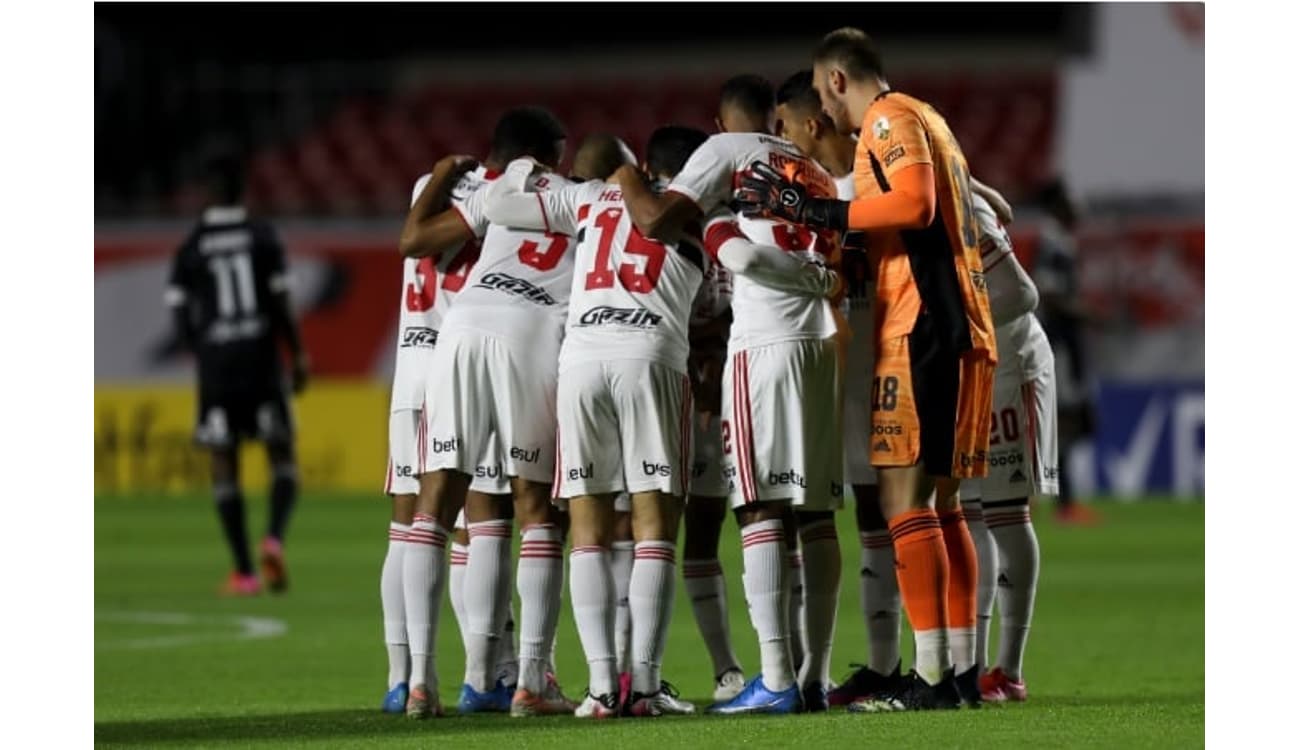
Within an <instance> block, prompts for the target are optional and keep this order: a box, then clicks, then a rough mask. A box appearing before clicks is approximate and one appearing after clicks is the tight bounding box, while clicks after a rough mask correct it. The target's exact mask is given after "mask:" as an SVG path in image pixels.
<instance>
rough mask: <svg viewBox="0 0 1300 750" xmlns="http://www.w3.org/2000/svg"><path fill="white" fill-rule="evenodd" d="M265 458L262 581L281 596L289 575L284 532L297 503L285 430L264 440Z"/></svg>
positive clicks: (295, 475)
mask: <svg viewBox="0 0 1300 750" xmlns="http://www.w3.org/2000/svg"><path fill="white" fill-rule="evenodd" d="M266 458H267V460H268V462H269V463H270V464H271V517H270V520H269V522H268V523H267V529H266V536H265V537H264V538H263V539H262V552H261V560H260V564H261V569H262V581H263V582H264V583H265V584H266V587H267V589H269V590H270V591H272V592H274V593H282V592H284V591H285V590H286V589H288V587H289V573H288V570H287V569H286V568H285V564H284V533H285V531H286V530H287V529H288V526H289V516H290V515H291V514H292V513H293V507H294V505H295V504H296V503H297V500H298V464H297V461H296V460H295V457H294V451H293V443H292V442H291V441H290V440H289V438H288V437H287V430H285V431H284V435H281V436H277V437H276V439H273V440H268V441H267V443H266Z"/></svg>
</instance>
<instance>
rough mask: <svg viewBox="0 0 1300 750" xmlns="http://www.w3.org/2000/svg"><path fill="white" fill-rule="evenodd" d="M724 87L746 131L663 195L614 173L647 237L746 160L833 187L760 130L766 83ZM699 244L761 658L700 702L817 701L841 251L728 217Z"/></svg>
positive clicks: (832, 541)
mask: <svg viewBox="0 0 1300 750" xmlns="http://www.w3.org/2000/svg"><path fill="white" fill-rule="evenodd" d="M723 93H724V96H723V110H724V112H725V111H726V110H727V109H728V108H731V109H734V110H738V114H740V115H743V117H739V118H737V119H741V120H743V121H744V124H743V126H742V128H743V130H745V131H748V132H730V133H722V134H719V135H715V136H713V137H711V138H710V139H709V140H708V141H706V142H705V143H704V145H702V146H701V147H700V148H699V149H697V150H696V152H695V153H694V154H693V155H692V156H691V159H690V160H689V161H688V162H687V164H686V166H685V167H683V169H682V171H681V173H680V174H678V176H677V177H676V178H675V179H674V180H673V182H672V184H671V185H670V186H669V187H668V190H667V191H666V192H665V193H664V194H663V195H662V196H657V195H656V194H655V193H653V192H652V191H651V190H650V189H649V187H648V186H647V185H645V183H644V182H643V181H642V179H641V178H640V176H639V175H637V174H635V173H632V172H629V171H628V170H627V169H626V168H624V169H621V170H619V172H618V173H617V176H618V177H619V182H620V184H622V186H623V193H624V201H625V203H626V204H627V206H628V209H629V212H630V213H631V215H632V218H633V220H634V221H635V223H636V226H637V227H638V228H639V229H640V230H641V231H642V232H643V233H644V234H646V235H647V236H650V237H653V238H656V239H665V240H671V239H675V238H676V237H677V236H678V235H679V233H680V232H681V230H682V228H683V227H684V226H685V225H686V224H687V223H688V222H690V221H693V220H697V219H699V218H700V217H701V216H704V215H706V214H708V213H710V212H712V211H713V210H714V209H716V208H717V207H719V206H722V205H724V204H726V203H727V202H729V201H730V199H731V195H732V187H733V184H734V181H735V180H736V178H737V177H738V176H739V175H741V174H743V173H744V172H745V171H746V170H748V169H749V165H750V164H752V163H753V162H756V161H757V162H761V163H764V164H767V165H770V166H772V167H773V168H776V169H778V170H782V171H784V172H786V173H787V174H789V175H790V176H791V177H792V178H793V179H797V180H800V181H801V182H803V183H804V184H806V185H807V186H808V188H807V189H808V190H810V191H812V192H816V193H818V194H819V195H825V196H832V195H835V185H834V182H833V181H832V179H831V177H830V175H829V174H827V173H826V171H825V170H824V169H822V167H820V166H819V165H817V164H816V163H815V162H813V161H812V160H811V159H809V158H808V157H806V156H804V155H803V154H802V153H800V152H799V149H798V147H796V146H795V145H794V144H793V143H790V142H789V141H786V140H784V139H782V138H776V137H774V136H771V135H767V134H765V133H763V132H759V131H761V130H762V129H763V128H764V127H770V125H771V122H772V120H773V119H774V108H775V102H774V100H773V92H772V88H771V84H769V83H767V82H766V81H764V80H763V79H761V78H757V77H754V76H743V77H739V78H736V79H732V81H729V82H728V84H727V86H725V87H724V92H723ZM742 128H737V130H742ZM742 230H743V234H742V233H741V231H742ZM705 241H706V245H707V246H708V247H709V248H710V252H713V251H715V250H716V255H717V258H718V260H719V261H720V262H721V263H723V265H725V266H727V268H728V269H729V270H731V271H733V272H734V273H735V275H736V278H735V289H734V294H733V297H732V310H733V313H734V322H733V323H732V327H731V335H730V342H729V344H728V362H727V365H726V371H725V373H724V376H723V383H724V387H723V404H722V410H723V443H724V445H723V449H724V452H725V455H726V459H725V460H726V464H727V472H728V474H729V479H730V480H731V484H732V491H731V501H732V506H733V508H734V509H735V511H736V515H737V520H738V521H739V523H740V526H741V539H742V545H743V548H744V559H745V575H744V585H745V593H746V597H747V599H748V601H749V610H750V616H751V619H752V621H753V623H754V627H755V630H756V631H757V632H758V637H759V646H760V654H761V657H762V672H761V673H760V675H758V677H756V678H755V679H753V680H751V681H750V683H749V684H748V685H747V686H746V688H745V689H744V690H743V691H742V692H741V693H740V694H739V695H738V696H736V698H734V699H732V700H731V701H727V702H725V703H721V704H717V705H715V706H713V707H712V708H711V709H710V710H711V711H714V712H718V713H790V712H796V711H800V710H802V709H803V708H804V706H805V703H808V704H811V706H812V707H813V708H814V709H816V708H824V707H825V700H826V699H825V690H826V684H827V682H829V677H828V673H827V670H828V667H829V665H828V663H827V661H828V656H829V651H830V636H831V634H832V633H833V629H834V617H835V603H836V598H837V596H838V588H839V573H840V556H839V545H838V541H837V539H836V537H835V527H834V517H833V512H834V511H835V510H837V509H838V508H839V507H840V506H841V504H842V502H843V494H844V476H843V455H842V453H841V445H840V444H841V435H840V378H839V364H838V356H837V351H836V343H835V337H836V335H837V334H838V333H839V332H840V328H841V327H840V325H839V323H838V321H837V317H836V314H835V310H834V308H833V306H832V304H831V302H830V299H829V298H830V297H831V296H832V295H834V294H835V293H836V292H837V291H838V286H839V283H840V282H839V277H838V276H837V275H836V274H835V272H834V271H832V270H830V269H829V268H827V267H826V265H825V264H827V263H833V262H834V261H835V260H836V259H837V258H836V256H837V255H838V248H839V238H838V237H835V236H832V235H829V234H826V233H821V234H818V233H813V232H809V231H806V230H803V229H801V228H798V227H795V226H792V225H790V224H786V223H781V222H775V221H771V220H767V219H758V220H750V219H742V220H740V226H739V228H738V227H737V224H736V222H734V221H720V222H719V221H714V222H711V224H710V226H709V227H708V229H707V231H706V238H705ZM791 507H793V508H794V509H795V510H797V511H798V512H799V514H800V520H799V526H800V527H801V529H800V536H801V540H802V542H803V563H804V566H805V569H806V570H807V580H808V581H809V582H815V583H816V589H809V590H808V591H806V592H805V610H806V621H807V630H808V636H807V641H808V643H809V652H808V653H807V654H806V655H805V656H804V659H803V663H802V665H801V667H800V669H799V673H798V674H796V672H795V666H794V663H793V660H792V658H791V653H790V645H791V644H790V640H791V639H790V626H789V617H788V610H789V600H790V596H791V589H792V587H793V583H794V578H795V576H794V575H793V574H792V571H791V569H790V566H789V563H788V560H787V553H786V549H787V530H786V527H787V521H790V520H792V515H793V514H792V513H791V512H790V511H791ZM801 688H802V691H801ZM805 695H806V696H808V697H809V698H811V700H808V701H805Z"/></svg>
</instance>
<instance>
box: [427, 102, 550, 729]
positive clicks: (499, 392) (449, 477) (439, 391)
mask: <svg viewBox="0 0 1300 750" xmlns="http://www.w3.org/2000/svg"><path fill="white" fill-rule="evenodd" d="M563 145H564V130H563V127H562V126H561V125H560V124H559V123H558V122H557V121H556V120H555V118H554V117H553V116H552V115H551V114H550V113H548V112H546V111H544V110H540V109H536V108H520V109H515V110H511V111H509V112H507V113H506V114H505V115H503V116H502V118H501V120H500V121H499V122H498V123H497V127H496V129H495V131H494V133H493V138H492V152H491V154H490V155H489V158H488V163H489V164H490V165H493V166H497V165H504V164H505V163H507V162H508V160H509V158H511V157H517V156H521V155H525V154H532V155H534V156H536V157H537V158H539V160H545V161H549V162H555V161H558V160H559V158H560V155H561V154H562V152H563ZM502 157H505V158H502ZM496 174H497V172H495V171H491V172H488V171H485V172H484V174H483V177H484V178H485V179H488V180H490V179H492V178H493V177H495V176H496ZM554 180H555V181H562V178H560V177H558V176H556V177H554ZM481 196H482V191H476V192H475V193H473V194H471V195H470V196H469V197H468V199H467V200H466V201H465V202H464V203H462V204H454V205H453V206H452V208H451V209H450V210H449V211H445V212H442V213H439V214H437V215H435V216H430V217H427V218H426V219H425V220H423V221H419V222H414V223H412V222H408V224H407V227H406V228H405V229H404V230H403V247H404V252H407V253H408V254H418V253H419V248H420V247H421V246H422V245H425V244H428V243H431V242H435V241H439V240H445V241H448V242H458V243H463V242H468V241H470V240H478V241H479V242H480V245H481V251H480V255H479V260H478V262H477V263H476V264H475V266H474V268H473V270H472V271H471V272H470V274H469V276H468V277H467V278H466V279H465V283H464V285H463V286H462V287H461V290H460V296H459V298H458V300H457V304H456V305H455V306H453V307H452V308H451V310H449V311H448V313H447V315H446V316H445V318H444V319H443V327H442V330H441V331H440V335H439V339H440V340H439V345H438V346H437V347H436V348H435V349H434V354H433V359H432V362H431V363H430V366H429V371H428V374H427V378H426V389H425V393H426V396H425V398H426V401H425V405H426V409H425V414H424V419H425V428H424V433H423V434H424V439H423V445H422V446H420V448H422V455H423V462H424V463H423V465H422V466H420V467H418V468H419V469H420V470H421V471H420V472H419V481H420V493H419V496H418V497H417V500H416V508H415V514H414V522H413V523H412V527H411V530H410V532H408V535H407V536H408V541H411V542H413V543H414V544H413V545H412V546H410V547H409V548H408V549H407V550H406V553H405V555H404V560H403V576H404V584H405V600H406V601H405V604H406V613H407V621H408V629H409V630H410V631H411V633H412V638H411V652H412V655H411V658H412V669H411V678H410V685H411V689H410V698H409V699H408V701H407V714H408V715H410V716H414V717H425V716H429V715H431V714H437V713H440V712H441V705H440V703H439V702H438V699H437V672H436V669H435V668H434V666H433V660H432V655H433V654H432V650H433V649H432V646H433V644H434V643H436V640H437V639H436V633H437V619H438V614H439V611H440V606H439V603H440V602H441V598H442V592H443V589H444V588H445V585H446V583H447V570H446V567H445V565H444V562H445V560H444V558H445V552H446V543H447V535H448V534H447V529H449V528H451V527H452V525H453V521H454V519H455V517H456V515H457V512H458V511H459V510H460V508H461V506H462V505H463V504H464V501H465V499H466V495H465V491H466V488H467V486H468V485H469V483H470V479H471V478H472V477H474V476H475V475H476V474H477V473H478V472H479V470H480V468H481V463H482V461H483V459H484V458H485V457H488V456H490V455H491V453H490V451H492V450H496V451H497V452H498V455H499V457H500V463H501V465H502V473H503V474H504V475H505V476H514V477H520V476H521V475H523V476H524V478H522V479H512V481H511V488H512V491H513V494H514V495H515V499H516V505H515V509H516V515H517V516H518V518H519V521H520V525H521V527H522V528H523V533H524V542H525V543H524V546H523V553H522V555H521V562H520V570H519V576H518V581H519V590H520V594H521V602H522V611H521V613H520V614H521V616H520V623H519V624H520V628H519V629H520V646H521V648H520V651H521V653H520V675H519V685H518V690H516V692H515V695H514V699H512V703H511V711H512V713H515V712H516V709H517V708H518V706H517V704H519V703H521V702H522V703H525V704H529V708H531V709H532V711H533V712H544V711H545V710H546V707H547V706H548V705H558V706H559V707H561V708H562V707H563V704H566V703H567V702H566V701H564V700H563V699H562V696H559V695H558V694H556V691H551V690H549V689H548V682H547V679H546V663H547V662H548V661H549V657H548V654H549V650H550V647H551V643H552V636H553V634H554V631H555V615H554V613H555V611H556V610H558V597H559V588H558V583H559V580H558V579H559V573H558V571H557V570H556V567H557V566H558V564H559V563H560V562H561V558H560V533H559V529H558V528H557V527H556V526H555V525H554V524H552V523H551V516H550V504H549V494H550V493H549V487H548V486H547V482H548V480H549V472H550V470H551V466H550V465H549V463H548V462H547V460H546V458H547V455H546V454H547V452H548V451H547V448H548V444H549V442H550V439H548V438H547V437H544V436H543V435H542V434H541V433H542V432H543V431H552V432H553V427H551V426H548V424H547V422H548V419H549V420H550V421H551V422H552V423H553V419H554V416H553V411H552V410H553V404H554V402H553V395H549V396H548V394H547V393H546V392H545V383H546V378H545V372H546V367H545V366H543V367H541V368H540V375H541V377H540V378H533V379H531V380H530V381H529V382H530V383H537V382H540V383H541V384H542V389H541V392H539V393H531V392H529V389H528V383H524V384H520V382H519V381H523V380H525V379H524V378H523V377H522V375H521V372H520V370H518V369H513V370H512V369H511V365H512V364H513V362H514V358H512V357H510V353H509V352H507V351H505V350H504V346H502V345H501V343H500V341H499V340H498V339H495V338H493V337H491V336H490V335H483V334H482V332H481V331H480V330H478V329H476V328H475V327H474V325H467V323H468V324H474V323H475V322H476V321H480V320H481V321H484V323H483V325H484V326H486V327H492V326H493V324H499V323H502V322H505V321H506V320H507V319H508V318H511V315H512V314H513V318H514V319H520V318H528V319H529V321H530V322H532V323H534V324H535V325H534V328H536V329H541V332H542V333H545V332H546V331H547V330H549V329H550V328H554V327H555V325H556V324H557V321H559V320H562V317H558V316H557V315H556V314H555V313H554V312H552V313H551V314H550V315H549V316H547V315H541V316H533V317H531V318H530V317H529V315H528V312H529V311H528V310H527V308H526V307H518V308H514V309H509V308H510V305H511V304H512V301H509V300H508V301H505V302H503V303H502V304H503V305H504V306H505V307H506V308H508V309H506V310H504V311H503V310H501V309H493V307H492V302H494V301H499V300H497V299H496V298H497V297H500V296H505V297H510V298H511V300H513V302H514V303H518V304H519V305H521V306H524V305H538V306H541V307H546V308H554V307H560V306H561V301H562V300H557V299H556V298H555V297H554V296H552V291H555V290H558V288H559V287H560V286H561V285H560V284H556V283H554V279H552V280H551V283H550V284H544V285H538V284H535V283H533V282H532V281H529V280H528V279H527V278H523V277H526V276H528V275H529V274H528V272H527V271H520V270H518V269H516V268H514V267H513V266H519V267H523V268H532V266H527V265H526V264H529V263H531V264H534V265H535V266H540V267H542V269H545V270H546V271H549V272H551V275H552V276H562V275H563V274H564V272H565V270H566V268H565V267H564V264H563V260H564V255H565V250H567V245H568V238H565V237H561V236H556V237H548V236H541V235H539V236H538V237H536V238H533V237H526V238H520V237H517V236H510V235H509V234H508V233H506V234H500V233H498V234H497V235H496V236H495V237H493V236H485V235H487V234H488V231H487V223H486V220H485V219H483V217H482V212H481V208H482V199H481ZM502 231H503V232H504V231H505V230H502ZM447 238H449V239H447ZM507 245H508V246H509V247H506V246H507ZM512 262H513V266H512ZM539 270H540V269H539ZM508 271H514V274H513V275H511V274H510V273H509V272H508ZM538 280H539V281H543V282H545V279H538ZM563 281H565V282H567V279H563ZM565 291H566V292H567V288H566V290H565ZM512 292H514V293H518V294H522V295H523V298H522V299H516V296H515V295H512V294H511V293H512ZM485 298H486V299H485ZM498 307H500V306H498ZM548 323H549V324H550V325H549V326H548V325H547V324H548ZM513 330H514V331H515V332H520V333H524V334H525V335H528V334H529V331H528V330H527V329H526V328H525V327H522V326H516V327H515V328H514V329H513ZM507 332H509V330H508V331H507ZM534 338H535V339H536V340H538V341H542V342H544V341H546V337H545V336H544V335H541V336H535V337H534ZM525 340H526V341H527V340H530V339H525ZM475 345H477V347H476V346H475ZM484 350H491V354H495V355H499V356H498V357H497V359H498V360H499V361H497V362H496V363H495V364H496V365H497V366H495V367H494V366H492V364H491V363H487V362H485V361H484V360H485V359H486V358H487V357H488V356H491V355H490V354H489V355H483V356H478V357H477V358H476V357H475V355H476V354H482V352H483V351H484ZM467 352H468V353H467ZM542 355H543V356H542V357H541V358H540V360H539V361H541V362H545V361H546V356H545V352H543V353H542ZM529 359H530V360H531V359H532V358H531V357H530V358H529ZM467 360H468V361H467ZM528 369H529V370H533V369H535V365H534V363H533V362H531V361H530V362H529V364H528ZM485 372H486V373H489V374H492V375H498V376H500V377H502V378H511V379H510V380H509V382H505V383H500V384H497V383H492V382H490V381H486V378H484V379H482V380H484V381H486V382H478V383H475V384H474V385H476V386H477V388H473V387H471V384H470V383H469V382H467V381H468V380H469V379H470V376H471V375H473V374H475V373H477V374H483V373H485ZM512 376H513V377H512ZM512 386H514V387H515V390H514V391H511V390H510V388H511V387H512ZM511 396H513V398H511ZM505 407H512V409H510V410H507V409H506V408H505ZM502 412H506V416H510V417H513V418H511V419H505V418H503V415H502ZM530 429H531V430H532V432H531V433H530V432H529V430H530ZM443 433H449V434H443ZM530 465H531V469H530V468H529V466H530ZM521 466H522V468H521ZM499 506H500V503H499V502H495V501H493V500H492V499H490V498H485V497H479V496H474V495H471V496H470V497H469V505H468V509H467V516H468V518H469V520H470V522H471V523H470V529H469V530H470V535H471V538H470V546H471V549H470V553H469V559H468V563H467V565H466V568H467V569H468V570H467V571H466V578H467V580H470V581H473V582H474V584H473V585H471V586H467V587H466V589H465V593H464V600H465V601H464V605H465V610H466V619H467V625H468V628H467V630H468V634H467V635H466V638H465V640H466V642H467V644H469V645H470V646H472V647H471V648H469V649H467V654H466V660H467V665H466V672H467V677H469V678H471V679H468V680H467V682H471V681H473V682H475V683H476V684H479V685H480V686H485V687H484V689H482V690H479V691H476V694H475V695H472V696H469V697H470V698H472V699H473V700H472V701H471V703H472V704H480V705H481V704H487V705H490V706H493V707H496V706H498V705H499V703H500V696H499V695H497V694H496V693H497V692H498V691H500V689H501V688H500V687H498V686H497V685H496V684H495V681H494V675H493V667H494V665H495V658H494V654H495V652H496V651H497V645H498V643H499V641H500V638H501V632H502V630H503V627H504V621H505V615H504V614H503V613H506V612H508V611H509V607H508V605H507V602H508V598H507V595H503V594H502V589H503V587H505V588H506V589H507V590H508V581H509V569H508V568H509V523H510V522H509V520H507V519H504V518H503V516H505V515H506V514H505V513H504V512H502V511H500V510H499V509H498V508H499ZM478 519H483V522H484V523H486V524H487V525H486V526H484V527H479V528H477V529H476V528H475V523H474V522H475V521H476V520H478ZM476 532H477V533H476ZM479 549H482V550H483V552H482V554H476V552H477V551H478V550H479ZM476 566H477V571H475V570H473V569H474V568H475V567H476ZM417 633H418V634H419V637H418V638H417V637H416V634H417ZM465 698H466V692H465V690H464V688H462V705H464V704H465V703H466V701H465V700H464V699H465ZM520 699H522V701H521V700H520ZM557 710H558V708H557ZM520 712H525V713H526V712H528V709H524V710H523V711H520Z"/></svg>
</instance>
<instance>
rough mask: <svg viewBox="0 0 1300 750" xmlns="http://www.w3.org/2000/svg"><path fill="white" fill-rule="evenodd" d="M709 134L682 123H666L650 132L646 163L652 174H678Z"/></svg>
mask: <svg viewBox="0 0 1300 750" xmlns="http://www.w3.org/2000/svg"><path fill="white" fill-rule="evenodd" d="M707 140H709V134H708V133H705V132H704V131H703V130H698V129H696V128H688V127H685V126H682V125H665V126H663V127H661V128H658V129H656V130H655V132H653V133H651V134H650V140H649V142H647V143H646V147H645V165H646V168H647V169H648V170H649V171H650V174H652V175H656V176H657V175H661V174H662V175H676V174H677V173H678V172H680V171H682V167H684V166H686V161H687V160H688V159H690V158H691V154H693V153H695V149H697V148H699V147H700V144H702V143H704V142H705V141H707Z"/></svg>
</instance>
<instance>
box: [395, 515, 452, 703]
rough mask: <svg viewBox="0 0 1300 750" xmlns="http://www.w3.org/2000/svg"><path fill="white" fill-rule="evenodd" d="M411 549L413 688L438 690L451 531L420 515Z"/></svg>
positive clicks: (407, 566)
mask: <svg viewBox="0 0 1300 750" xmlns="http://www.w3.org/2000/svg"><path fill="white" fill-rule="evenodd" d="M406 540H407V542H408V544H409V545H410V546H409V547H407V548H406V554H405V555H403V556H402V590H403V594H404V597H405V599H406V633H407V639H408V642H409V643H410V646H411V681H410V684H411V687H415V686H416V685H424V686H425V687H426V688H428V690H429V691H431V693H435V694H436V693H437V690H438V670H437V668H436V667H435V665H434V654H435V653H436V651H435V648H434V646H435V645H436V644H437V642H438V613H439V612H441V610H442V594H443V591H444V589H445V588H446V585H447V575H446V571H447V559H446V558H447V530H446V529H444V528H443V527H442V525H441V524H439V523H438V522H437V521H435V520H433V519H432V518H431V517H429V516H425V515H420V514H417V515H416V516H415V523H413V524H411V530H410V531H408V532H407V533H406Z"/></svg>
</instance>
